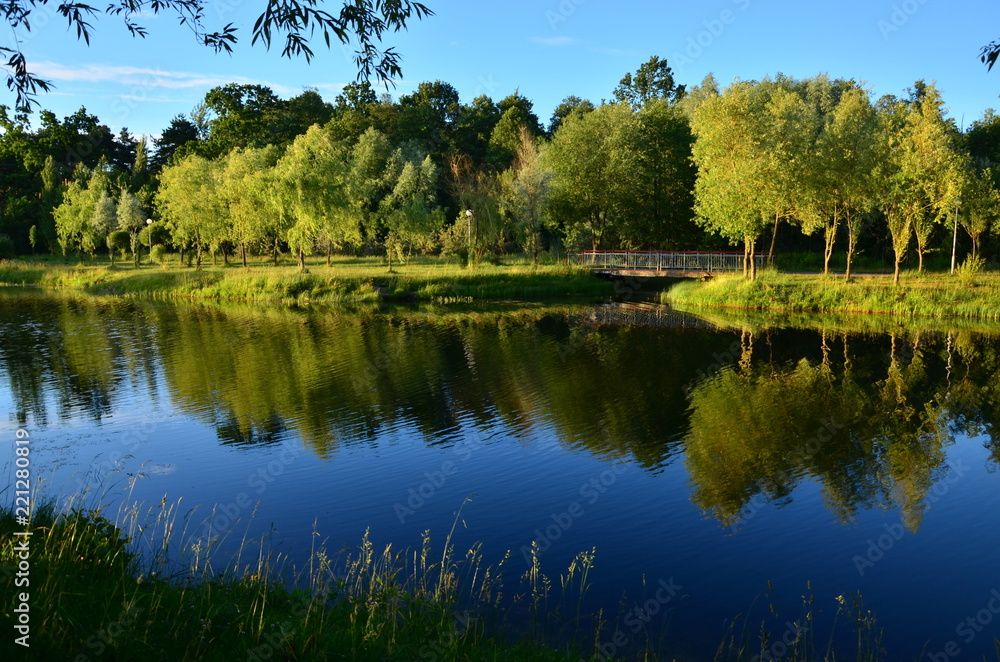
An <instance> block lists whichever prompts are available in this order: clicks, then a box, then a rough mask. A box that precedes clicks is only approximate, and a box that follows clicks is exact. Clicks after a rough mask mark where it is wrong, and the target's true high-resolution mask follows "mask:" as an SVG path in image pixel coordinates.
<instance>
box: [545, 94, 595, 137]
mask: <svg viewBox="0 0 1000 662" xmlns="http://www.w3.org/2000/svg"><path fill="white" fill-rule="evenodd" d="M592 110H594V104H593V103H591V102H590V101H588V100H587V99H581V98H580V97H578V96H576V95H575V94H571V95H570V96H568V97H566V98H565V99H563V100H562V101H560V102H559V105H558V106H556V108H555V110H553V111H552V117H551V119H549V131H548V134H549V137H551V136H554V135H555V134H556V131H558V130H559V127H560V126H562V123H563V122H565V121H566V118H567V117H569V116H570V115H572V114H573V113H589V112H591V111H592Z"/></svg>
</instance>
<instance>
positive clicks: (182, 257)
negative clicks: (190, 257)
mask: <svg viewBox="0 0 1000 662" xmlns="http://www.w3.org/2000/svg"><path fill="white" fill-rule="evenodd" d="M180 256H181V267H183V266H184V247H183V246H181V253H180Z"/></svg>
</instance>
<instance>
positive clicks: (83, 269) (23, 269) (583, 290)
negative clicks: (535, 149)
mask: <svg viewBox="0 0 1000 662" xmlns="http://www.w3.org/2000/svg"><path fill="white" fill-rule="evenodd" d="M495 262H496V264H489V263H483V264H480V265H479V266H478V267H476V268H465V267H464V266H463V265H462V264H461V263H459V262H458V261H457V260H448V259H442V258H433V257H415V258H413V259H412V260H411V261H410V262H409V263H407V264H406V265H405V266H396V267H395V268H394V269H393V272H392V273H387V272H386V269H385V260H384V259H381V258H353V257H337V258H335V259H332V260H331V262H330V263H329V264H327V261H326V260H325V259H324V258H315V259H309V260H308V261H307V262H306V264H307V265H308V267H309V268H308V270H307V271H306V272H305V273H302V272H300V271H298V270H296V269H293V268H290V267H289V266H277V267H276V266H273V265H272V264H271V263H270V261H267V262H265V263H264V264H259V265H254V266H253V267H252V268H249V269H243V268H242V267H237V266H235V265H234V266H231V267H224V266H221V265H218V266H214V267H213V266H208V265H206V266H205V267H204V268H202V269H199V270H195V269H187V268H183V267H182V265H181V264H179V256H177V255H169V256H164V259H163V264H162V265H161V266H153V267H143V268H136V267H134V266H133V265H130V264H125V265H122V264H117V265H112V264H110V262H106V261H101V262H99V263H96V264H92V265H85V266H79V265H78V266H73V265H67V264H61V263H60V262H59V261H55V260H46V261H19V260H14V261H3V260H0V283H6V284H9V285H42V286H50V287H66V288H74V289H82V290H86V291H88V292H91V293H97V294H115V295H122V296H139V297H152V298H202V299H220V300H246V301H283V302H287V303H344V302H347V303H359V302H378V301H386V300H397V301H425V302H426V301H437V302H460V301H484V300H501V299H517V300H522V301H524V300H528V301H530V300H541V299H546V298H553V297H567V296H570V297H572V296H593V297H607V296H610V295H611V294H612V293H613V292H614V284H613V283H610V282H608V281H605V280H600V279H597V278H594V277H593V276H592V275H590V273H589V272H586V271H581V270H579V269H571V268H569V267H567V266H565V265H563V264H558V263H548V264H540V265H532V264H531V262H530V260H525V259H517V258H508V259H506V260H502V261H501V260H495Z"/></svg>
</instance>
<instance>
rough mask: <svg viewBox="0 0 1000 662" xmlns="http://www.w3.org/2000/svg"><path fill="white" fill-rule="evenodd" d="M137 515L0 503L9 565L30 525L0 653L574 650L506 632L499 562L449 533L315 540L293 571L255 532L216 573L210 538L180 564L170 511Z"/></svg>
mask: <svg viewBox="0 0 1000 662" xmlns="http://www.w3.org/2000/svg"><path fill="white" fill-rule="evenodd" d="M134 515H135V513H130V514H129V515H128V516H127V517H126V518H125V519H126V520H127V523H123V522H118V523H114V522H112V521H109V520H108V519H106V518H105V517H104V516H103V515H102V514H101V513H100V512H99V511H96V510H91V509H87V508H74V509H69V510H65V511H62V512H57V511H56V510H55V509H53V507H52V506H45V507H42V508H39V509H38V510H36V512H35V513H33V520H32V522H31V523H30V525H29V526H28V527H23V526H21V525H19V524H17V523H16V522H15V519H14V517H13V512H12V511H11V510H10V509H9V508H5V509H3V510H2V512H0V536H2V543H0V560H2V562H3V564H4V566H5V567H6V568H8V569H14V568H16V567H17V564H18V553H17V552H15V550H14V546H15V544H19V541H20V540H21V539H20V538H16V537H14V535H13V533H14V532H15V531H24V530H30V531H31V532H32V534H33V535H32V536H31V538H30V554H29V556H30V559H29V561H30V570H29V571H28V573H29V577H30V590H29V596H28V601H27V604H28V607H29V614H30V638H29V639H28V640H27V643H29V644H30V647H29V648H24V647H21V646H19V645H17V644H15V643H14V642H13V641H12V640H13V638H14V637H13V636H5V637H4V638H3V641H2V643H0V650H2V651H5V654H3V655H2V659H7V660H13V659H18V660H21V659H38V660H88V659H104V660H148V661H150V662H152V661H154V660H156V661H158V660H163V661H170V662H179V661H183V660H229V661H231V660H271V659H273V660H331V659H344V660H401V661H412V660H416V659H433V660H454V659H469V660H505V659H518V660H528V661H533V660H537V661H540V662H541V661H556V660H561V661H570V660H573V661H575V660H578V659H580V651H578V650H577V649H575V648H574V647H573V645H572V644H569V643H566V644H563V645H561V646H558V647H557V646H554V645H547V644H546V643H545V642H544V641H543V640H542V638H541V637H536V636H532V635H531V632H533V631H534V630H526V631H525V634H523V635H519V636H514V637H508V636H506V635H505V634H504V630H503V629H502V627H498V626H502V622H500V620H501V619H503V618H505V616H506V615H505V614H504V612H503V611H502V609H501V607H500V605H501V595H500V590H501V588H502V587H501V586H500V584H499V581H498V577H499V574H500V572H499V571H500V569H499V568H497V567H484V566H483V563H482V557H481V556H480V555H479V554H478V550H476V549H473V550H471V551H470V552H469V553H468V554H466V555H465V556H464V557H463V556H459V557H457V558H456V557H454V556H453V551H454V550H453V548H452V547H450V545H449V543H450V540H446V541H445V551H444V552H443V553H442V551H441V550H440V549H432V547H431V544H430V540H429V538H425V545H424V547H423V549H422V550H420V551H419V552H418V553H416V554H412V555H410V554H399V553H398V552H396V551H394V550H392V549H391V548H386V549H384V550H382V551H379V550H377V549H375V548H374V546H373V545H372V544H371V543H370V542H369V541H368V540H367V538H366V539H365V540H363V541H362V544H361V546H360V547H359V548H358V549H356V550H354V551H352V552H349V553H344V554H342V555H340V556H328V555H327V552H326V550H324V549H321V548H319V546H317V547H316V548H315V549H314V550H313V554H312V556H311V558H310V559H309V560H308V562H307V564H306V567H304V568H301V569H295V568H289V566H288V563H286V562H285V561H284V560H283V559H282V558H281V557H280V556H279V555H277V554H274V553H271V552H268V551H267V550H266V548H265V546H264V545H263V544H262V543H261V542H260V541H252V540H243V541H242V544H241V546H240V551H239V552H238V553H237V555H236V558H235V559H234V560H232V561H231V562H230V563H228V564H222V565H220V566H218V567H217V569H213V567H214V561H215V560H214V559H212V558H211V557H212V553H211V552H210V551H209V550H207V549H206V548H204V547H201V548H199V544H207V545H209V546H211V544H212V543H205V542H204V541H198V542H195V543H193V544H192V546H191V548H190V549H191V555H192V557H191V558H190V559H189V561H188V563H187V564H178V563H177V562H176V561H169V560H168V559H167V558H166V557H167V552H166V550H167V549H169V548H170V547H172V546H173V545H174V544H176V542H177V538H178V537H183V534H179V533H177V532H176V531H174V530H173V527H174V526H175V525H177V524H178V522H176V520H175V519H174V515H175V514H174V512H173V511H172V509H169V508H167V509H165V510H161V511H160V513H159V514H158V515H155V516H154V517H153V518H152V522H151V523H150V522H149V521H148V520H147V522H146V524H147V525H148V527H143V528H144V529H145V531H144V532H139V530H138V526H139V521H140V518H138V517H135V516H134ZM151 532H152V533H151ZM137 537H141V538H142V539H143V543H144V544H145V543H147V542H149V541H150V540H152V541H153V545H151V546H150V545H146V549H147V550H149V549H150V547H152V548H153V549H154V551H153V552H152V553H145V554H137V553H136V552H135V550H136V548H137V547H142V546H143V545H134V544H131V543H132V541H133V539H134V538H137ZM590 558H592V557H590ZM587 570H589V562H587V561H586V559H583V563H577V565H576V567H575V568H573V569H571V570H570V571H569V574H568V579H566V580H564V582H563V584H564V586H563V588H564V589H565V592H566V593H567V594H569V593H570V592H572V591H578V592H581V591H582V590H585V589H583V588H581V586H584V585H585V583H586V572H587ZM12 574H13V573H12V572H11V573H7V575H8V576H7V577H6V581H7V583H8V590H5V591H4V616H5V620H6V621H7V623H8V630H9V629H10V627H9V626H10V625H11V624H13V623H16V622H17V620H16V619H17V614H16V613H15V609H16V608H18V606H19V605H20V604H21V602H20V598H19V597H18V590H16V589H15V588H14V586H13V580H12V577H11V575H12ZM289 575H291V576H293V577H294V579H292V580H289V579H288V577H289ZM536 584H537V591H538V592H537V593H536V595H535V596H534V597H532V596H530V595H529V596H528V598H526V599H525V601H524V605H525V608H526V609H527V611H529V612H530V611H531V609H532V605H533V604H538V605H541V604H544V603H545V602H547V601H548V599H549V596H546V595H541V592H542V590H543V589H542V587H541V584H539V583H537V582H536ZM25 590H28V589H25ZM517 606H518V605H516V604H515V605H514V607H508V609H516V608H517ZM522 611H524V610H522ZM542 618H543V617H542ZM568 620H571V619H568Z"/></svg>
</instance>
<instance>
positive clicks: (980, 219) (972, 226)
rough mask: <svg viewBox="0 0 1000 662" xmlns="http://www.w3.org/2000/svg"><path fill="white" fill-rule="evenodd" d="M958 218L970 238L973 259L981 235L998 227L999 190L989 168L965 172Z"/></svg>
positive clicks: (999, 226)
mask: <svg viewBox="0 0 1000 662" xmlns="http://www.w3.org/2000/svg"><path fill="white" fill-rule="evenodd" d="M958 218H959V221H960V222H961V224H962V227H963V228H965V231H966V232H968V233H969V238H970V239H971V240H972V252H971V254H970V257H971V258H972V259H973V260H975V259H976V258H977V257H978V256H979V245H980V242H981V240H982V237H983V235H984V234H988V233H990V232H995V231H996V230H997V229H1000V191H998V190H997V187H996V184H994V175H993V171H992V170H991V169H990V168H986V169H985V170H977V171H972V172H967V173H966V175H965V186H964V187H963V189H962V196H961V213H960V214H959V217H958Z"/></svg>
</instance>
